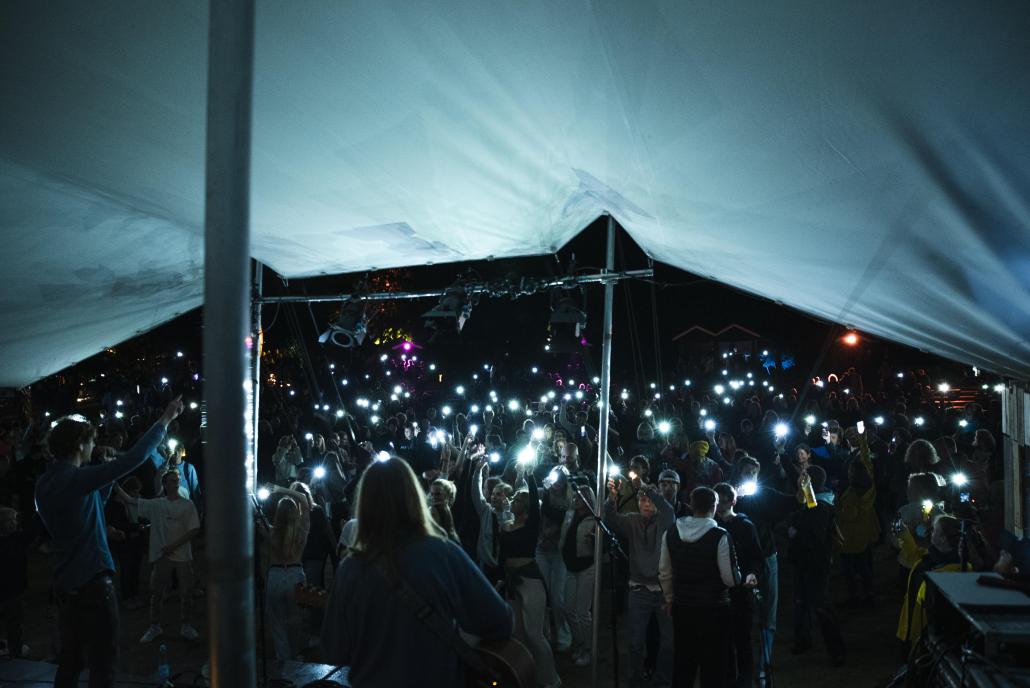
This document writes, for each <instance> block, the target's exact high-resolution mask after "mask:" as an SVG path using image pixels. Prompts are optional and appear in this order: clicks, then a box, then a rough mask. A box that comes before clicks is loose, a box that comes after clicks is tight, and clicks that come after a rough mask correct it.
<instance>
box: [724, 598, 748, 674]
mask: <svg viewBox="0 0 1030 688" xmlns="http://www.w3.org/2000/svg"><path fill="white" fill-rule="evenodd" d="M754 615H755V597H754V593H752V592H751V590H731V591H730V636H731V643H732V647H733V652H732V653H731V661H730V666H729V671H728V673H727V675H728V676H730V677H734V679H735V680H734V682H733V683H732V685H735V686H737V688H751V686H753V685H754V675H755V651H754V646H753V644H752V641H751V625H752V621H753V620H754Z"/></svg>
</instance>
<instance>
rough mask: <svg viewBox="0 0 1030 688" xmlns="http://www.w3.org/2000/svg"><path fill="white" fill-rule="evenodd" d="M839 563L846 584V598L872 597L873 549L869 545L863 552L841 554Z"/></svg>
mask: <svg viewBox="0 0 1030 688" xmlns="http://www.w3.org/2000/svg"><path fill="white" fill-rule="evenodd" d="M840 563H841V566H842V567H843V569H844V578H845V579H846V580H847V582H848V596H849V597H852V598H854V597H858V596H859V595H862V596H864V597H872V596H873V548H872V546H871V545H870V546H869V547H866V549H865V551H864V552H859V553H857V554H845V553H843V552H841V555H840Z"/></svg>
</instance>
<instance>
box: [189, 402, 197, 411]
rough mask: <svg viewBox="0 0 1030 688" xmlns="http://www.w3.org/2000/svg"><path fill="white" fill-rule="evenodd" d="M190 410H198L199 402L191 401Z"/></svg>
mask: <svg viewBox="0 0 1030 688" xmlns="http://www.w3.org/2000/svg"><path fill="white" fill-rule="evenodd" d="M190 410H191V411H196V410H197V402H195V401H191V402H190Z"/></svg>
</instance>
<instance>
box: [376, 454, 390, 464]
mask: <svg viewBox="0 0 1030 688" xmlns="http://www.w3.org/2000/svg"><path fill="white" fill-rule="evenodd" d="M389 460H390V452H387V451H381V452H379V453H378V454H376V461H378V462H379V463H386V462H387V461H389Z"/></svg>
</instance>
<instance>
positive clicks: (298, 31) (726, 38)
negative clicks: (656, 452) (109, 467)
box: [0, 0, 1030, 386]
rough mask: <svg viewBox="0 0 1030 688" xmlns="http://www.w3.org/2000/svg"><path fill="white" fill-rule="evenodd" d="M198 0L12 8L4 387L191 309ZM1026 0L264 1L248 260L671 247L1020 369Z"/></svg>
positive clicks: (1027, 262)
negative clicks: (592, 232)
mask: <svg viewBox="0 0 1030 688" xmlns="http://www.w3.org/2000/svg"><path fill="white" fill-rule="evenodd" d="M206 9H207V8H206V4H205V3H201V2H193V3H157V2H147V3H135V2H128V1H124V2H110V1H100V2H92V3H80V2H72V1H71V0H65V1H58V2H48V3H37V2H31V1H29V0H14V1H12V2H7V3H3V4H2V5H0V64H2V69H0V98H2V103H3V106H2V107H0V227H2V231H3V239H4V246H5V251H4V252H3V254H2V258H0V267H2V269H3V270H4V276H5V286H4V289H3V294H2V295H0V305H2V308H0V385H4V386H20V385H24V384H27V383H29V382H32V381H33V380H35V379H38V378H40V377H42V376H45V375H47V374H49V373H51V372H54V371H56V370H59V369H60V368H62V367H64V366H67V365H69V364H71V363H74V362H76V361H78V360H81V359H82V358H84V357H86V356H88V355H90V354H92V353H95V352H96V351H99V350H100V349H102V348H103V347H104V346H109V345H112V344H115V343H117V342H118V341H121V340H124V339H125V338H128V337H130V336H132V335H134V334H135V333H137V332H139V331H144V330H146V329H149V328H151V327H153V326H155V325H157V324H160V323H161V322H164V321H165V320H167V319H169V318H171V317H173V316H174V315H175V314H176V313H179V312H183V311H185V310H187V309H189V308H192V307H195V306H196V305H198V304H199V302H200V294H201V278H202V274H201V269H200V265H201V261H202V259H203V256H202V244H201V241H200V237H201V226H202V216H203V170H204V149H203V147H204V113H205V102H206V97H205V84H206V61H207V51H206V39H207V11H206ZM1027 35H1030V6H1028V5H1027V4H1026V3H1025V2H1020V1H1012V2H988V3H976V4H968V3H967V4H960V3H926V2H915V1H908V2H900V3H899V2H869V3H816V2H803V1H802V0H785V1H783V2H778V3H753V2H745V1H743V0H739V1H736V2H723V3H699V2H672V1H671V0H670V1H668V2H646V1H641V2H633V3H627V2H620V1H616V0H599V1H595V2H588V1H586V0H577V1H569V2H553V1H548V0H527V1H526V2H520V3H482V2H471V1H469V2H461V1H459V0H441V1H440V2H435V3H406V2H355V3H340V2H305V3H279V2H265V1H263V2H259V3H258V8H257V36H256V58H255V59H256V64H255V85H254V127H253V164H252V196H251V197H252V202H251V218H252V237H253V240H252V255H253V256H254V257H255V258H257V259H259V260H261V261H262V262H264V263H265V264H267V265H269V266H270V267H272V268H273V269H275V270H276V271H278V272H279V273H280V274H282V275H284V276H286V277H293V278H296V277H304V276H313V275H321V274H334V273H342V272H353V271H363V270H367V269H370V268H384V267H394V266H403V265H419V264H425V263H427V262H434V263H441V262H449V261H458V260H474V259H481V258H487V257H490V256H493V257H497V258H501V257H507V256H516V255H529V254H541V253H548V252H551V251H553V250H555V249H556V248H558V247H560V246H562V245H563V244H564V243H565V242H567V241H568V240H569V239H570V238H571V237H573V236H574V235H575V234H576V233H577V232H579V231H580V230H582V229H583V228H584V227H585V226H587V225H588V224H589V223H590V222H591V221H593V220H594V219H595V218H596V217H598V216H599V215H600V214H602V213H603V212H605V211H609V212H611V213H612V215H613V216H614V217H616V218H617V220H618V221H619V223H620V224H622V225H623V226H624V227H625V228H626V229H627V230H628V231H629V233H630V234H631V235H632V236H633V238H634V239H635V240H636V241H637V242H638V243H640V244H641V246H643V247H644V249H645V250H646V251H648V253H649V254H650V255H651V256H652V257H654V258H655V259H657V260H660V261H663V262H666V263H669V264H671V265H674V266H676V267H680V268H683V269H685V270H689V271H691V272H695V273H697V274H700V275H703V276H707V277H712V278H714V279H717V280H719V281H722V282H725V283H727V284H731V285H733V286H736V287H739V288H741V289H744V290H747V291H750V292H754V293H757V294H761V295H763V296H766V297H769V298H772V299H775V300H777V301H780V302H782V303H785V304H788V305H791V306H794V307H797V308H799V309H802V310H804V311H806V312H809V313H813V314H815V315H818V316H820V317H823V318H827V319H829V320H834V321H838V322H843V323H847V324H851V325H854V326H856V327H859V328H860V329H863V330H865V331H868V332H872V333H875V334H878V335H881V336H884V337H886V338H889V339H893V340H896V341H899V342H902V343H905V344H909V345H912V346H916V347H918V348H921V349H924V350H927V351H932V352H935V353H938V354H942V355H944V356H947V357H949V358H953V359H956V360H959V361H964V362H967V363H971V364H976V365H979V366H980V367H981V368H984V369H988V370H995V371H998V372H1000V373H1004V374H1007V375H1011V376H1015V377H1020V378H1026V377H1030V229H1028V227H1030V125H1028V124H1027V123H1028V122H1030V48H1028V47H1027V42H1026V36H1027Z"/></svg>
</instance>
